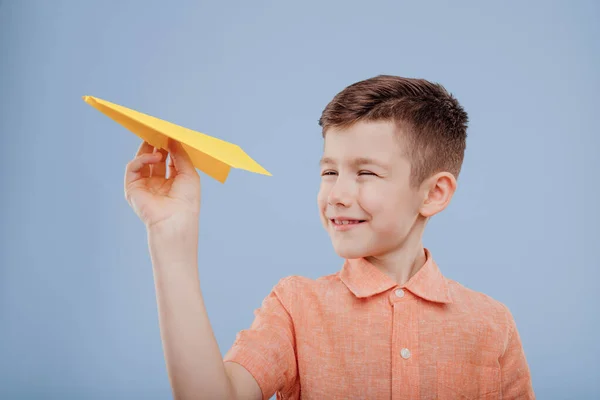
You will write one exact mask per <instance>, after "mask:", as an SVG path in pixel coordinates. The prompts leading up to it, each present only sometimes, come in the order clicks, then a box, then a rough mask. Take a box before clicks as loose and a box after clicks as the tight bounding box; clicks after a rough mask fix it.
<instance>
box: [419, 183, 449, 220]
mask: <svg viewBox="0 0 600 400" xmlns="http://www.w3.org/2000/svg"><path fill="white" fill-rule="evenodd" d="M422 188H423V203H422V204H421V208H420V210H419V212H420V213H421V215H423V216H424V217H431V216H433V215H435V214H437V213H439V212H440V211H442V210H444V209H445V208H446V207H448V204H450V200H452V196H454V192H455V191H456V178H455V177H454V175H452V174H451V173H449V172H440V173H437V174H435V175H433V176H432V177H430V178H429V179H427V180H425V182H423V186H422Z"/></svg>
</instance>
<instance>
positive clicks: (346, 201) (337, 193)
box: [328, 180, 353, 207]
mask: <svg viewBox="0 0 600 400" xmlns="http://www.w3.org/2000/svg"><path fill="white" fill-rule="evenodd" d="M349 186H350V185H348V184H344V183H343V182H340V180H338V181H337V182H336V183H335V185H333V187H332V188H331V191H330V192H329V197H328V203H329V205H331V206H337V205H342V206H346V207H347V206H349V205H350V204H351V203H352V196H353V194H352V188H351V187H349Z"/></svg>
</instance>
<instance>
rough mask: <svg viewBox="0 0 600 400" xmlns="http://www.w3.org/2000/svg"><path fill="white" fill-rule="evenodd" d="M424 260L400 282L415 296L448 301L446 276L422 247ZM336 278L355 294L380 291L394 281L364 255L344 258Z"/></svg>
mask: <svg viewBox="0 0 600 400" xmlns="http://www.w3.org/2000/svg"><path fill="white" fill-rule="evenodd" d="M424 251H425V257H426V261H425V264H424V265H423V266H422V267H421V269H419V271H417V273H416V274H415V275H413V276H412V277H411V278H410V279H409V281H408V282H406V283H405V284H404V285H403V286H401V287H402V288H403V289H407V290H409V291H410V292H412V293H413V294H415V295H416V296H419V297H421V298H423V299H425V300H429V301H433V302H437V303H452V299H451V297H450V291H449V289H448V283H447V281H446V278H445V277H444V276H443V275H442V273H441V271H440V269H439V268H438V266H437V264H436V262H435V261H434V260H433V257H432V256H431V253H430V252H429V250H428V249H424ZM340 279H341V280H342V282H344V284H345V285H346V286H347V287H348V289H349V290H350V291H351V292H352V293H353V294H354V295H355V296H356V297H359V298H364V297H369V296H373V295H376V294H379V293H383V292H385V291H386V290H389V289H391V288H393V287H397V286H398V284H397V283H396V282H395V281H394V280H393V279H392V278H391V277H389V276H388V275H386V274H385V273H384V272H382V271H380V270H379V269H378V268H377V267H375V266H374V265H373V264H371V263H370V262H368V261H367V260H366V259H364V258H356V259H347V260H345V262H344V266H343V268H342V270H341V272H340Z"/></svg>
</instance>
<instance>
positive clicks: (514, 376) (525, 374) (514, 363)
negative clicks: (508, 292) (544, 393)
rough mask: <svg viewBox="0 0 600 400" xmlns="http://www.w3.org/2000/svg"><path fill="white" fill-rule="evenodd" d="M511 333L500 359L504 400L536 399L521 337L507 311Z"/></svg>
mask: <svg viewBox="0 0 600 400" xmlns="http://www.w3.org/2000/svg"><path fill="white" fill-rule="evenodd" d="M506 312H507V317H508V323H509V333H508V342H507V345H506V350H505V351H504V354H503V355H502V357H500V367H501V368H502V398H503V399H535V394H534V392H533V387H532V383H531V373H530V371H529V365H528V364H527V359H526V357H525V351H524V350H523V346H522V343H521V337H520V335H519V331H518V330H517V326H516V323H515V320H514V318H513V316H512V314H511V312H510V311H509V310H508V308H507V309H506Z"/></svg>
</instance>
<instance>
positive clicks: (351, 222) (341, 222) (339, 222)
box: [333, 219, 358, 225]
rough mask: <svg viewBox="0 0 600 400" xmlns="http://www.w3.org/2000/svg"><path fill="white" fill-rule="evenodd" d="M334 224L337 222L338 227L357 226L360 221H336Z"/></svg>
mask: <svg viewBox="0 0 600 400" xmlns="http://www.w3.org/2000/svg"><path fill="white" fill-rule="evenodd" d="M333 222H335V223H336V224H337V225H348V224H356V223H357V222H358V221H348V220H344V221H340V220H337V219H334V220H333Z"/></svg>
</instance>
